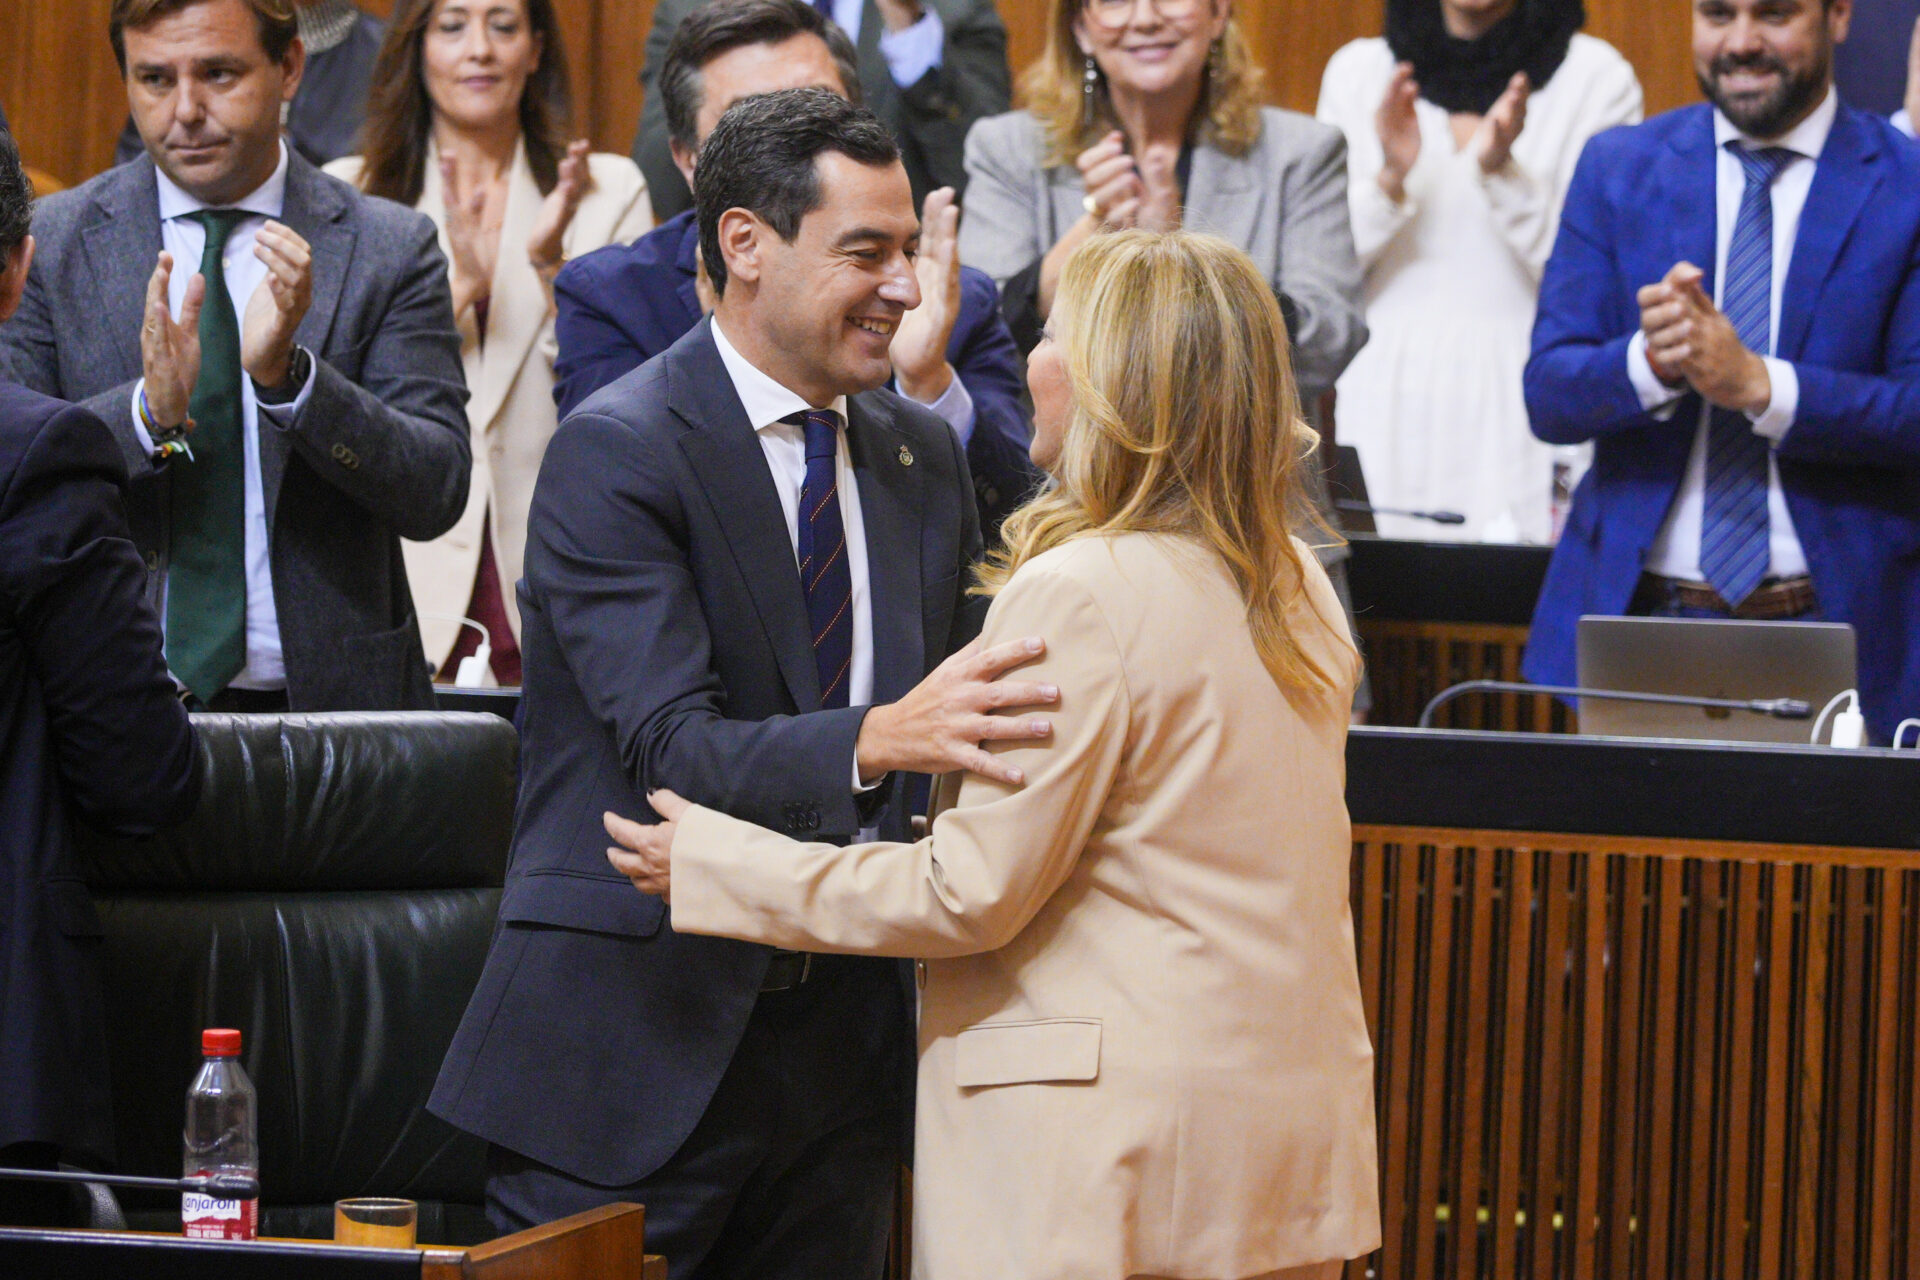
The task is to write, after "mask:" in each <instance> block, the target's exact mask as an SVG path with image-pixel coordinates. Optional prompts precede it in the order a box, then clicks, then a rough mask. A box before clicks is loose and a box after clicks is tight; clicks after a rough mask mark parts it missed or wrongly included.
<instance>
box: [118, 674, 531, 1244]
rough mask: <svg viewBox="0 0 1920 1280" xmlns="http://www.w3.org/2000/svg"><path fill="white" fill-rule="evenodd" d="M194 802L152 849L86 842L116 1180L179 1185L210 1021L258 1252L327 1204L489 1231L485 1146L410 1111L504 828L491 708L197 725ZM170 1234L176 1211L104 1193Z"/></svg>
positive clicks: (508, 751) (487, 894)
mask: <svg viewBox="0 0 1920 1280" xmlns="http://www.w3.org/2000/svg"><path fill="white" fill-rule="evenodd" d="M194 723H195V725H196V727H197V728H198V729H199V731H200V751H201V756H202V765H203V767H204V769H205V771H206V775H205V787H204V790H203V792H202V796H201V801H200V806H199V809H198V811H197V812H196V814H195V816H194V817H193V818H192V820H190V821H189V822H188V823H187V824H186V825H185V826H183V827H181V828H180V829H178V830H176V831H174V832H171V833H169V834H168V835H166V836H163V837H160V838H157V839H151V840H140V841H120V840H112V839H107V838H104V837H94V838H92V839H90V840H89V842H88V843H87V846H86V849H85V854H86V861H87V874H88V881H89V884H90V886H91V888H92V890H93V893H94V896H95V898H96V900H97V901H98V903H99V906H100V916H101V920H102V922H103V927H104V930H105V935H106V936H105V941H104V949H103V961H104V963H103V967H104V970H105V976H106V988H107V1013H108V1040H109V1046H110V1053H111V1063H110V1067H111V1071H112V1081H113V1106H114V1122H115V1126H114V1127H115V1135H116V1141H117V1143H118V1148H119V1149H118V1153H117V1154H118V1161H119V1167H120V1169H121V1170H122V1171H123V1172H128V1173H142V1174H169V1173H174V1172H176V1171H178V1170H179V1169H180V1162H181V1126H182V1121H183V1118H184V1116H185V1102H186V1092H187V1086H188V1084H189V1083H190V1082H191V1081H192V1078H193V1075H194V1072H195V1071H196V1070H197V1069H198V1067H199V1064H200V1032H201V1030H202V1029H203V1028H205V1027H238V1028H239V1029H240V1031H241V1032H242V1036H243V1039H242V1044H243V1049H242V1061H243V1062H244V1064H245V1066H246V1069H247V1072H248V1074H249V1075H250V1076H251V1077H252V1079H253V1082H254V1086H255V1087H256V1089H257V1090H258V1091H259V1103H260V1110H259V1133H260V1163H261V1169H260V1176H261V1184H262V1196H261V1215H260V1231H261V1234H262V1235H281V1236H309V1237H327V1236H330V1235H331V1234H332V1231H333V1219H332V1213H333V1202H334V1201H335V1200H337V1199H340V1198H342V1197H346V1196H358V1195H382V1196H404V1197H406V1198H408V1199H411V1200H417V1201H419V1202H420V1236H421V1239H422V1240H424V1241H434V1242H441V1243H454V1244H468V1243H474V1242H477V1241H479V1240H483V1239H485V1238H487V1237H488V1236H489V1235H490V1234H491V1232H490V1231H489V1230H488V1228H487V1224H486V1219H485V1215H484V1213H483V1211H482V1208H481V1206H482V1190H483V1181H484V1176H485V1170H484V1149H483V1147H482V1145H481V1144H480V1143H479V1142H478V1141H477V1140H476V1139H473V1138H471V1137H468V1136H467V1135H464V1134H460V1133H457V1132H455V1131H454V1130H453V1129H451V1128H450V1127H448V1126H447V1125H446V1124H445V1123H443V1122H442V1121H440V1120H438V1119H436V1118H435V1117H433V1116H431V1115H429V1114H427V1112H426V1110H425V1105H426V1100H427V1095H428V1093H429V1092H430V1091H431V1089H432V1087H433V1080H434V1076H435V1074H436V1073H437V1072H438V1071H439V1069H440V1060H441V1058H442V1057H443V1056H444V1055H445V1053H446V1048H447V1045H448V1043H449V1042H450V1041H451V1039H452V1036H453V1031H454V1028H455V1026H456V1025H457V1024H458V1022H459V1019H460V1016H461V1013H462V1012H463V1011H464V1010H465V1008H466V1004H467V998H468V996H469V995H470V994H471V993H472V991H473V986H474V983H475V981H476V980H477V979H478V977H479V972H480V965H481V962H482V960H483V959H484V958H485V955H486V949H487V944H488V941H489V938H490V937H491V934H492V930H493V925H494V918H495V915H496V912H497V910H498V907H499V900H500V892H499V886H500V883H501V877H502V874H503V872H504V870H505V867H506V858H507V847H508V843H509V838H510V836H511V834H512V830H513V798H514V781H515V770H516V766H517V755H518V741H517V739H516V737H515V735H514V732H513V727H512V726H511V725H510V724H508V723H507V722H506V721H504V720H502V719H500V718H498V717H496V716H491V715H475V714H456V713H445V712H442V713H396V714H364V715H285V716H239V715H198V716H195V717H194ZM123 1200H124V1203H125V1206H126V1210H127V1219H128V1221H129V1224H130V1225H131V1226H133V1227H135V1228H142V1227H144V1228H148V1229H157V1230H169V1229H171V1230H178V1223H179V1200H178V1197H177V1196H146V1197H143V1196H141V1195H138V1194H134V1193H123Z"/></svg>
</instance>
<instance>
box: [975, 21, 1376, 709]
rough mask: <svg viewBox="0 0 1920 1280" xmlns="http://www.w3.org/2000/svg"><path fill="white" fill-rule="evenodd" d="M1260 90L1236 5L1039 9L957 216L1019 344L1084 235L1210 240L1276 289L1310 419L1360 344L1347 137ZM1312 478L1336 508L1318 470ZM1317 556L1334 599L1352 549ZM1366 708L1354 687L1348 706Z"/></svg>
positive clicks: (1317, 496) (1033, 328) (1318, 498)
mask: <svg viewBox="0 0 1920 1280" xmlns="http://www.w3.org/2000/svg"><path fill="white" fill-rule="evenodd" d="M1260 83H1261V71H1260V68H1259V67H1257V66H1256V65H1255V64H1254V62H1253V56H1252V53H1251V52H1250V51H1249V50H1248V48H1247V42H1246V40H1245V39H1244V38H1243V37H1242V36H1241V34H1240V29H1239V27H1238V26H1236V25H1235V23H1234V21H1233V11H1232V0H1048V8H1047V42H1046V47H1045V50H1044V51H1043V52H1042V54H1041V56H1040V58H1039V59H1038V61H1036V62H1035V63H1034V64H1033V66H1031V67H1030V68H1028V70H1027V72H1026V75H1025V78H1024V81H1023V89H1024V91H1025V97H1026V101H1027V104H1028V106H1027V109H1026V110H1024V111H1013V112H1009V113H1008V114H1006V115H1000V116H992V117H989V118H988V119H985V120H982V121H980V122H979V123H978V124H976V125H974V126H973V128H972V130H971V131H969V132H968V134H967V148H966V163H967V210H966V217H965V218H963V219H962V220H961V222H960V258H961V260H962V261H963V262H965V263H966V264H967V265H969V266H973V267H978V268H980V269H981V270H983V271H985V272H986V273H987V274H988V275H990V276H992V277H993V278H994V279H995V280H996V281H997V282H998V283H999V285H1000V289H1001V305H1002V308H1003V309H1004V311H1005V312H1006V316H1007V323H1008V324H1009V325H1010V326H1011V327H1012V329H1013V334H1014V337H1015V339H1017V340H1018V341H1019V343H1020V346H1021V349H1022V350H1031V349H1032V347H1033V346H1034V344H1035V343H1037V342H1038V341H1039V340H1040V329H1041V326H1042V325H1043V324H1045V323H1046V320H1047V317H1048V316H1049V315H1050V314H1051V313H1052V311H1053V300H1054V292H1055V290H1056V288H1057V287H1058V285H1059V280H1060V273H1061V271H1062V269H1063V268H1064V267H1065V266H1066V263H1067V260H1068V259H1069V258H1071V257H1072V256H1073V253H1074V251H1075V250H1076V249H1078V248H1079V247H1080V246H1081V245H1083V244H1085V243H1087V241H1088V240H1089V239H1091V238H1093V237H1094V236H1096V235H1098V234H1100V233H1101V232H1103V231H1114V230H1125V229H1129V228H1137V229H1139V230H1143V231H1167V230H1172V229H1174V228H1186V229H1189V230H1194V231H1206V232H1211V233H1213V234H1215V235H1218V236H1220V237H1221V238H1222V239H1224V240H1226V241H1228V242H1229V243H1230V244H1232V245H1234V246H1235V247H1236V248H1238V249H1240V250H1241V251H1242V252H1243V253H1245V254H1247V256H1249V257H1250V258H1252V259H1253V262H1254V265H1255V267H1256V268H1257V269H1258V270H1259V272H1260V274H1261V276H1262V277H1263V278H1264V279H1265V280H1266V281H1267V284H1268V287H1269V288H1270V289H1271V290H1272V291H1273V294H1274V297H1275V300H1276V301H1277V302H1278V304H1279V307H1280V313H1281V316H1282V318H1283V319H1284V320H1285V322H1286V332H1287V336H1288V338H1289V339H1290V340H1291V343H1292V353H1293V368H1294V376H1295V378H1296V379H1297V381H1298V386H1299V393H1300V397H1301V402H1302V403H1301V408H1302V411H1303V412H1304V414H1305V416H1306V418H1307V420H1308V422H1309V423H1311V424H1313V425H1316V426H1318V425H1321V416H1320V412H1319V410H1320V402H1321V400H1322V398H1323V397H1324V396H1325V395H1326V393H1327V392H1329V391H1331V390H1332V388H1333V383H1334V379H1336V378H1338V377H1339V376H1340V371H1341V370H1343V369H1345V368H1346V367H1347V362H1348V361H1350V360H1352V359H1353V356H1354V353H1355V352H1356V351H1358V350H1359V349H1360V346H1361V344H1362V343H1364V342H1365V341H1366V340H1367V330H1366V325H1365V323H1364V322H1363V320H1362V318H1361V316H1362V313H1361V306H1360V265H1359V263H1358V262H1356V261H1355V259H1354V255H1353V233H1352V231H1351V229H1350V228H1349V226H1348V222H1347V176H1346V175H1347V170H1346V144H1345V142H1344V141H1343V140H1342V139H1341V137H1340V133H1339V131H1338V130H1337V129H1333V128H1331V127H1329V126H1327V125H1323V124H1321V123H1319V122H1318V121H1315V120H1313V119H1311V118H1309V117H1307V116H1303V115H1300V114H1298V113H1296V112H1292V111H1281V110H1278V109H1276V108H1273V107H1263V106H1261V104H1260ZM1307 485H1308V492H1309V494H1310V495H1311V496H1312V498H1313V499H1314V501H1315V503H1316V504H1317V505H1318V506H1319V508H1320V510H1321V511H1322V513H1323V514H1327V513H1330V501H1329V499H1328V496H1327V492H1326V486H1325V482H1324V480H1323V479H1322V477H1321V472H1320V470H1319V469H1318V468H1312V469H1310V474H1309V476H1308V477H1307ZM1329 523H1332V522H1331V521H1330V522H1329ZM1303 532H1305V531H1304V530H1303ZM1319 553H1320V556H1321V560H1322V562H1323V563H1324V564H1325V565H1326V567H1327V570H1328V572H1329V574H1330V575H1331V576H1332V578H1333V583H1334V588H1335V590H1336V591H1338V592H1339V594H1340V596H1341V599H1342V600H1343V601H1344V600H1345V599H1346V595H1347V592H1346V564H1345V559H1346V548H1345V546H1344V545H1333V546H1323V547H1321V548H1320V549H1319ZM1369 701H1370V698H1369V695H1368V692H1367V689H1366V686H1365V685H1364V684H1363V685H1362V687H1361V692H1360V694H1359V696H1358V698H1357V700H1356V702H1355V710H1356V711H1357V712H1361V713H1364V711H1365V710H1366V708H1367V706H1368V703H1369Z"/></svg>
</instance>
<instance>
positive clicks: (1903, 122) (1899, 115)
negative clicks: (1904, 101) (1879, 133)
mask: <svg viewBox="0 0 1920 1280" xmlns="http://www.w3.org/2000/svg"><path fill="white" fill-rule="evenodd" d="M1893 127H1894V128H1896V129H1898V130H1899V131H1900V132H1902V133H1904V134H1906V135H1907V136H1908V137H1909V138H1911V137H1913V136H1914V134H1913V117H1912V116H1910V115H1908V114H1907V109H1906V108H1905V107H1902V108H1900V110H1898V111H1896V112H1894V113H1893Z"/></svg>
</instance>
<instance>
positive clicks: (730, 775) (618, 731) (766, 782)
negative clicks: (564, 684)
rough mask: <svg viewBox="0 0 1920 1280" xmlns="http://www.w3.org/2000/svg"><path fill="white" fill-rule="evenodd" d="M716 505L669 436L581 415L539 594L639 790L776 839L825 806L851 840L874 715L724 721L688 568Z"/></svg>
mask: <svg viewBox="0 0 1920 1280" xmlns="http://www.w3.org/2000/svg"><path fill="white" fill-rule="evenodd" d="M948 435H949V437H950V438H951V436H952V433H951V432H949V433H948ZM954 443H955V448H956V450H957V449H958V441H957V440H956V441H955V442H954ZM704 501H705V498H704V495H702V494H700V493H699V492H698V489H697V482H696V481H695V479H694V477H693V474H692V471H691V469H690V467H688V465H687V464H686V462H685V459H684V457H683V455H682V454H681V451H680V447H679V444H678V442H677V441H676V440H675V439H673V438H672V433H671V432H670V431H668V430H660V431H651V430H649V431H645V432H640V431H636V429H635V428H634V427H633V426H631V425H629V424H627V423H624V422H621V421H619V420H617V419H614V418H609V417H604V416H602V415H599V414H593V413H586V414H575V415H574V416H573V417H571V418H569V419H568V420H567V421H566V422H565V423H563V424H562V425H561V427H560V430H559V431H558V432H557V433H556V434H555V435H554V437H553V440H552V441H551V442H550V443H549V444H548V446H547V453H546V457H545V459H544V461H543V462H542V464H541V468H540V482H539V484H538V486H537V487H536V488H535V490H534V497H533V508H532V513H531V515H530V517H529V520H528V528H527V560H526V574H527V577H526V583H527V585H526V590H527V591H528V593H529V594H530V595H532V596H534V597H535V598H536V599H537V600H538V602H539V604H540V605H541V607H543V608H544V609H545V610H546V612H547V614H548V617H549V618H550V620H551V624H552V627H553V631H554V635H555V638H556V640H557V642H558V644H559V646H560V649H561V652H562V653H563V654H564V655H565V657H566V661H567V666H568V668H569V670H570V672H571V675H572V678H573V680H574V682H575V684H576V686H577V687H578V688H579V689H580V690H581V692H582V694H583V696H584V697H585V698H586V700H587V703H588V705H589V708H590V709H591V712H592V714H593V716H594V718H595V719H597V720H599V721H600V722H601V723H602V724H604V725H606V726H607V728H608V729H609V730H610V731H611V733H612V734H613V736H614V739H615V741H616V742H617V743H618V745H619V751H620V760H621V764H622V766H623V768H624V769H625V771H626V775H627V777H628V779H629V780H630V781H631V783H632V785H633V786H634V788H635V790H636V791H637V792H638V793H639V794H642V795H644V794H646V792H648V791H650V790H652V789H654V788H657V787H667V788H670V789H672V790H673V791H675V792H677V793H678V794H680V795H682V796H685V797H686V798H687V799H689V800H694V801H696V802H697V803H699V804H704V805H707V806H709V807H710V808H714V809H718V810H720V811H721V812H723V813H727V814H731V815H733V816H734V817H737V818H742V819H745V820H746V821H748V822H753V823H757V824H759V825H761V826H768V827H773V828H775V829H777V830H786V829H787V825H788V818H789V816H790V815H789V814H788V813H787V812H786V806H788V805H789V804H793V803H806V804H809V805H816V806H818V810H819V816H820V828H819V830H820V834H822V835H823V836H824V835H843V836H850V835H852V834H854V833H855V832H857V831H858V830H860V828H861V827H862V826H863V825H865V822H866V819H865V818H863V816H862V814H861V813H860V812H859V810H858V806H857V805H856V803H855V800H856V798H855V795H854V791H853V756H854V743H855V741H856V740H857V739H858V737H859V735H860V724H861V721H862V720H863V719H865V717H866V713H867V708H866V707H850V708H846V709H843V710H838V711H818V712H814V713H811V714H808V715H794V716H774V717H772V718H770V719H766V720H729V719H727V718H726V707H727V697H726V690H725V688H724V687H723V686H722V685H721V682H720V678H719V676H718V675H716V674H715V670H714V661H713V642H712V636H711V633H710V632H709V630H708V627H707V618H706V614H705V612H704V610H703V608H702V599H701V595H700V592H699V589H698V585H697V583H696V581H695V570H694V566H693V564H692V563H691V561H690V558H689V554H690V553H689V537H688V526H689V513H688V511H687V509H686V505H687V504H688V503H697V502H704ZM732 570H733V561H732V560H731V558H730V557H729V558H727V559H726V561H725V570H724V571H732ZM712 571H714V572H720V571H723V570H722V569H721V567H720V566H719V565H718V564H715V565H714V566H713V567H712ZM739 624H740V625H742V626H755V625H758V624H757V623H756V622H755V620H753V619H750V618H743V619H740V623H739Z"/></svg>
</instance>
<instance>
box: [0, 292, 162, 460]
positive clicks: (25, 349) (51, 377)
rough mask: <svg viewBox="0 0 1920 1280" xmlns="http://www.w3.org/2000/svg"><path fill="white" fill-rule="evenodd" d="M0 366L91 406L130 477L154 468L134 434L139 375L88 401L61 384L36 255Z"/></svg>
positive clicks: (0, 336)
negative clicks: (74, 394)
mask: <svg viewBox="0 0 1920 1280" xmlns="http://www.w3.org/2000/svg"><path fill="white" fill-rule="evenodd" d="M142 287H143V288H144V282H143V284H142ZM0 366H3V367H4V370H11V372H12V376H13V381H15V382H17V383H19V384H20V385H21V386H23V387H27V388H30V389H32V390H34V391H38V392H39V393H40V394H41V395H45V396H54V397H56V398H58V399H62V400H75V401H76V402H77V403H79V404H81V405H83V406H85V407H86V408H87V409H89V410H91V411H92V412H93V413H94V415H95V416H96V417H98V418H99V419H100V420H101V421H102V422H104V423H106V424H107V429H108V430H109V431H111V432H112V433H113V438H114V441H115V442H116V443H117V444H118V445H119V453H120V460H121V462H122V463H124V464H125V466H126V469H127V474H128V475H129V476H132V477H134V478H136V479H137V478H139V477H142V476H145V475H148V474H150V473H151V472H152V471H153V464H152V463H151V462H150V461H149V460H148V459H147V455H146V451H145V450H144V449H142V448H141V446H140V442H139V438H138V437H137V436H135V435H134V434H133V389H134V388H135V387H136V386H138V385H139V383H138V381H137V380H136V381H133V382H126V383H122V384H121V385H119V386H117V387H112V388H109V389H108V390H106V391H102V392H100V393H99V394H97V395H93V396H89V397H87V398H86V399H84V400H81V399H79V398H78V397H75V396H73V395H71V394H70V393H69V392H68V390H67V388H65V387H63V386H61V385H60V340H59V337H58V335H57V334H56V333H55V331H54V322H53V308H52V306H51V304H50V303H49V302H48V298H47V282H46V277H45V275H44V274H43V273H42V272H41V269H40V262H39V260H38V259H36V260H35V262H34V266H33V269H32V270H31V271H29V272H28V274H27V287H26V291H25V292H24V293H22V294H21V295H20V306H19V309H18V310H16V311H15V312H14V313H13V317H12V318H11V319H9V320H8V321H7V322H6V323H5V324H0Z"/></svg>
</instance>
